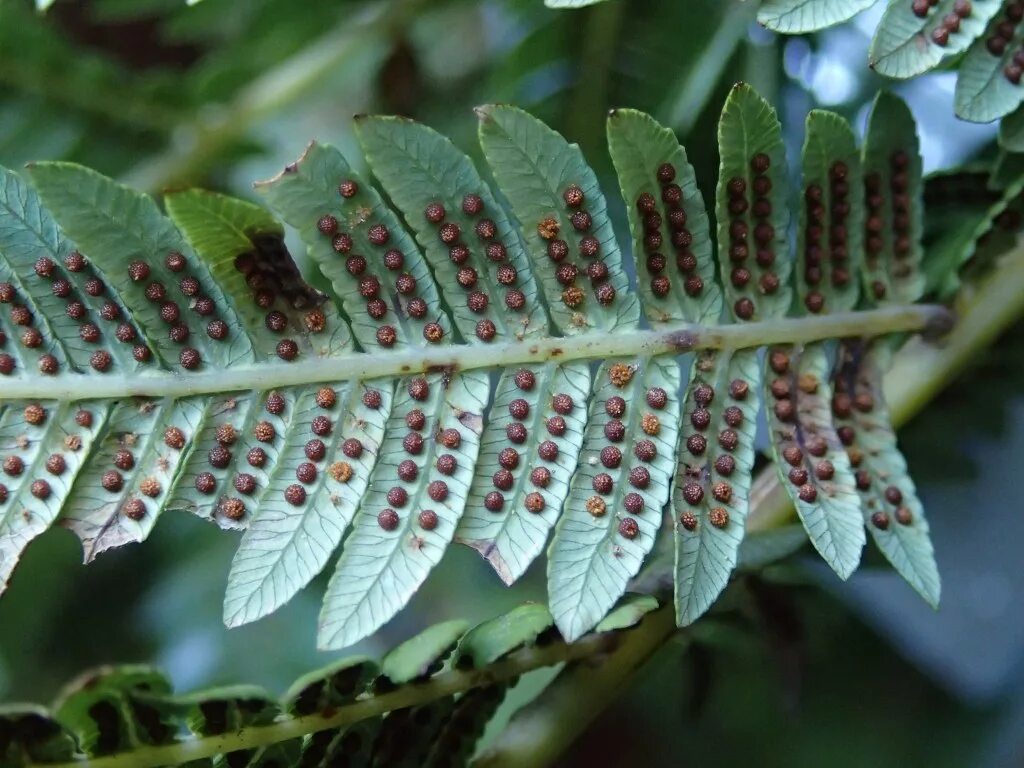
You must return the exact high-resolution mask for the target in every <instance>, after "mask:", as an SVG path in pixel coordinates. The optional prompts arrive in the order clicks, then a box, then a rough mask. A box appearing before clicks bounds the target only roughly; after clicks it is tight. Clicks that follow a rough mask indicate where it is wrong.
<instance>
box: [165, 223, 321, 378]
mask: <svg viewBox="0 0 1024 768" xmlns="http://www.w3.org/2000/svg"><path fill="white" fill-rule="evenodd" d="M325 218H328V217H325ZM323 223H324V222H321V224H323ZM254 245H255V246H256V247H255V249H254V250H253V251H248V252H246V253H242V254H239V255H238V256H236V257H235V260H234V267H235V269H236V270H237V271H238V272H239V273H241V274H242V275H244V276H245V283H246V286H248V288H249V289H250V290H251V291H252V299H253V301H254V302H255V303H256V306H257V307H259V309H260V310H261V311H265V312H266V314H265V315H264V317H263V324H264V325H265V326H266V328H267V330H268V331H270V332H271V333H273V334H275V335H280V334H283V333H286V332H287V331H288V328H289V325H290V323H291V321H290V319H289V316H288V314H287V313H288V312H289V311H290V310H292V309H294V310H299V311H300V312H302V325H303V327H304V328H305V331H306V332H307V333H322V332H323V331H324V330H325V329H326V328H327V316H326V314H325V313H324V311H323V310H322V309H320V308H318V307H317V306H316V305H317V304H320V303H321V302H323V300H324V298H325V297H323V296H321V295H319V294H318V293H317V292H315V291H313V290H312V289H311V288H310V287H309V286H308V285H307V284H306V282H305V281H304V280H303V279H302V276H301V274H300V273H299V270H298V268H297V267H296V266H295V262H294V261H293V260H292V258H291V255H290V254H289V253H288V250H287V249H286V248H285V247H284V243H283V241H282V239H281V238H280V237H263V238H258V239H255V240H254ZM186 279H188V278H186ZM194 282H195V281H194V280H193V283H194ZM181 285H182V290H183V291H184V290H185V280H182V281H181ZM192 287H193V286H192V285H191V284H190V288H192ZM205 301H209V299H206V300H205ZM214 324H217V328H216V330H217V332H218V333H219V334H220V337H221V338H223V336H225V335H226V334H227V329H226V327H225V328H224V329H223V330H221V328H220V326H223V325H224V324H223V323H222V322H221V321H219V320H215V321H214V322H213V323H211V324H210V326H208V328H207V333H209V334H210V335H211V336H212V337H213V338H217V336H214V335H213V334H214V330H212V329H214ZM276 351H277V355H278V357H280V358H281V359H282V360H286V361H288V360H294V359H295V358H296V356H297V355H298V354H299V344H298V342H296V340H295V339H291V338H285V339H281V340H280V341H279V342H278V343H277V347H276Z"/></svg>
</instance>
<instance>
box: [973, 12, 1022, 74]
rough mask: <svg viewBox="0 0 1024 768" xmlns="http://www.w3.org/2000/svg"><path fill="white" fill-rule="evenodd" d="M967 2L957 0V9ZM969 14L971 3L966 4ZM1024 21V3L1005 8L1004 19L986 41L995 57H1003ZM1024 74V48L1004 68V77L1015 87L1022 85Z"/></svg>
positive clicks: (996, 25)
mask: <svg viewBox="0 0 1024 768" xmlns="http://www.w3.org/2000/svg"><path fill="white" fill-rule="evenodd" d="M962 3H965V0H957V3H956V8H960V6H961V4H962ZM966 6H967V8H966V10H967V13H970V6H971V4H970V3H969V2H967V3H966ZM1022 19H1024V3H1022V2H1010V3H1007V4H1006V6H1005V7H1004V8H1003V18H1002V19H1000V20H999V21H998V22H996V24H995V25H994V26H993V27H992V34H990V35H989V36H988V37H987V38H986V39H985V47H986V48H987V49H988V52H989V53H991V54H992V55H993V56H997V57H1002V56H1003V54H1004V53H1006V49H1007V48H1008V47H1009V46H1010V45H1011V44H1012V43H1013V41H1014V39H1015V38H1016V35H1017V26H1018V25H1019V24H1020V22H1021V20H1022ZM1022 74H1024V47H1021V48H1019V49H1018V50H1017V51H1016V53H1014V54H1013V59H1012V60H1011V61H1010V62H1009V63H1007V64H1006V66H1005V67H1003V76H1004V77H1005V78H1006V79H1007V80H1009V81H1010V82H1011V83H1013V84H1014V85H1019V84H1020V78H1021V75H1022Z"/></svg>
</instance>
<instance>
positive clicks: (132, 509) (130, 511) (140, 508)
mask: <svg viewBox="0 0 1024 768" xmlns="http://www.w3.org/2000/svg"><path fill="white" fill-rule="evenodd" d="M121 514H123V515H124V516H125V517H127V518H128V519H129V520H141V519H142V518H143V517H145V515H146V505H145V503H143V501H142V499H128V501H126V502H125V503H124V506H123V507H121Z"/></svg>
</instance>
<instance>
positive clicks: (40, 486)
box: [29, 480, 50, 499]
mask: <svg viewBox="0 0 1024 768" xmlns="http://www.w3.org/2000/svg"><path fill="white" fill-rule="evenodd" d="M29 492H30V493H31V494H32V495H33V496H35V497H36V498H37V499H48V498H49V497H50V484H49V483H48V482H46V481H45V480H33V481H32V485H31V486H30V487H29Z"/></svg>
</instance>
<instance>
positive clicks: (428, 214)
mask: <svg viewBox="0 0 1024 768" xmlns="http://www.w3.org/2000/svg"><path fill="white" fill-rule="evenodd" d="M446 215H447V212H446V211H445V209H444V206H443V205H441V203H439V202H433V203H427V207H426V208H424V209H423V216H424V218H426V220H427V221H429V222H430V223H431V224H440V223H441V222H442V221H444V217H445V216H446Z"/></svg>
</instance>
